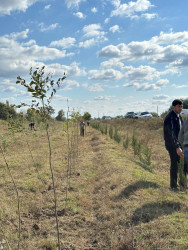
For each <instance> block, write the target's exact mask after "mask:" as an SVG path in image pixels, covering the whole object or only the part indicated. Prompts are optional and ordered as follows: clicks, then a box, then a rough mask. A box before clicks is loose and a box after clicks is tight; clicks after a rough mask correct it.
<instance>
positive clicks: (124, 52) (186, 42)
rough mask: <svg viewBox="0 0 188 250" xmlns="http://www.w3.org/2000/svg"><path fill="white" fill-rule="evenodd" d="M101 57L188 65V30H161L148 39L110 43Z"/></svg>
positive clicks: (178, 65)
mask: <svg viewBox="0 0 188 250" xmlns="http://www.w3.org/2000/svg"><path fill="white" fill-rule="evenodd" d="M166 44H167V45H166ZM99 57H105V58H117V59H119V60H121V61H135V60H144V59H147V60H149V61H151V62H152V63H170V64H169V65H170V66H171V67H187V66H188V31H184V32H177V33H172V32H170V33H163V32H161V33H160V35H159V36H154V37H152V38H151V40H148V41H142V42H136V41H132V42H130V43H129V44H125V43H120V44H119V45H117V46H115V45H108V46H106V47H104V48H102V50H101V51H100V52H99Z"/></svg>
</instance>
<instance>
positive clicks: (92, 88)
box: [88, 83, 104, 92]
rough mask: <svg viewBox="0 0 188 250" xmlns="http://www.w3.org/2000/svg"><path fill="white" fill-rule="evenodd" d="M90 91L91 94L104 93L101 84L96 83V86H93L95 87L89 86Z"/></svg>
mask: <svg viewBox="0 0 188 250" xmlns="http://www.w3.org/2000/svg"><path fill="white" fill-rule="evenodd" d="M88 90H89V91H91V92H101V91H104V89H103V88H102V86H101V84H99V83H96V84H93V85H91V86H89V88H88Z"/></svg>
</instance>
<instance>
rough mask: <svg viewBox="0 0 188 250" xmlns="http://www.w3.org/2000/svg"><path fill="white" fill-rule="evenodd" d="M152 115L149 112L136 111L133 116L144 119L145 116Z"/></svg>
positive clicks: (150, 116) (149, 116)
mask: <svg viewBox="0 0 188 250" xmlns="http://www.w3.org/2000/svg"><path fill="white" fill-rule="evenodd" d="M152 117H153V115H152V114H151V113H149V112H141V113H138V114H136V115H135V116H134V118H136V119H140V118H141V119H145V118H152Z"/></svg>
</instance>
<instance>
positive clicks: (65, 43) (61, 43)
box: [50, 37, 76, 49]
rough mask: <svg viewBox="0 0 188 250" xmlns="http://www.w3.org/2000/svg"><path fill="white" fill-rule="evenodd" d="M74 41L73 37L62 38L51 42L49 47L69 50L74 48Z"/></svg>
mask: <svg viewBox="0 0 188 250" xmlns="http://www.w3.org/2000/svg"><path fill="white" fill-rule="evenodd" d="M75 42H76V39H75V38H73V37H66V38H62V39H61V40H57V41H53V42H51V43H50V46H51V47H52V46H55V47H62V48H64V49H66V48H71V47H73V46H75Z"/></svg>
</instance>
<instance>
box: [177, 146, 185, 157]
mask: <svg viewBox="0 0 188 250" xmlns="http://www.w3.org/2000/svg"><path fill="white" fill-rule="evenodd" d="M176 152H177V155H179V156H180V157H183V156H184V155H183V152H182V149H181V148H176Z"/></svg>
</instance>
